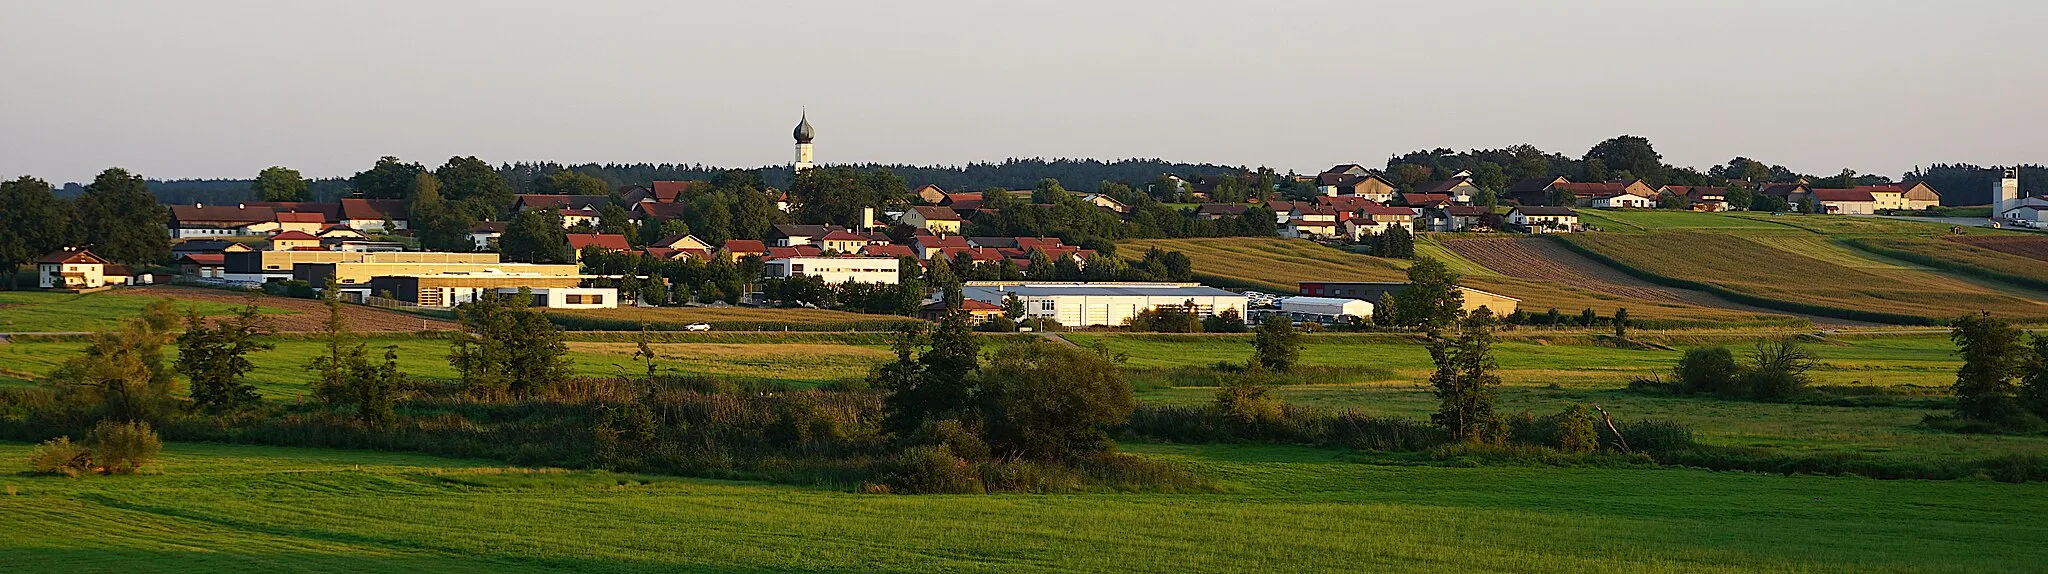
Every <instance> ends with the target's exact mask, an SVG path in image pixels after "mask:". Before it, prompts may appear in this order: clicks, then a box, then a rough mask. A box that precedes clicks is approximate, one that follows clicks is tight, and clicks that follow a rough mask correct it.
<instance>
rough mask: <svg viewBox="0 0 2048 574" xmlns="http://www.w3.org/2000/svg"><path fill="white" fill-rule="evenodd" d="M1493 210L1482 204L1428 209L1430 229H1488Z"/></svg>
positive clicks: (1456, 230)
mask: <svg viewBox="0 0 2048 574" xmlns="http://www.w3.org/2000/svg"><path fill="white" fill-rule="evenodd" d="M1490 215H1493V210H1492V209H1488V208H1487V207H1486V206H1484V205H1446V206H1443V207H1438V208H1435V209H1431V210H1429V229H1430V231H1445V232H1459V231H1479V230H1482V229H1490V228H1491V225H1490V224H1488V223H1487V220H1488V219H1489V218H1488V216H1490Z"/></svg>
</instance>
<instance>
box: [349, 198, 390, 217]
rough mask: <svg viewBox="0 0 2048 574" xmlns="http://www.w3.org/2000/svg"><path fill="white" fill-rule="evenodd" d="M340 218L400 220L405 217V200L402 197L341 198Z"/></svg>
mask: <svg viewBox="0 0 2048 574" xmlns="http://www.w3.org/2000/svg"><path fill="white" fill-rule="evenodd" d="M341 218H342V219H355V220H381V219H391V220H394V221H395V220H400V219H405V218H406V210H405V200H402V199H344V200H341Z"/></svg>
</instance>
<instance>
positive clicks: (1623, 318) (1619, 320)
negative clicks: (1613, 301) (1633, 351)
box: [1614, 307, 1628, 339]
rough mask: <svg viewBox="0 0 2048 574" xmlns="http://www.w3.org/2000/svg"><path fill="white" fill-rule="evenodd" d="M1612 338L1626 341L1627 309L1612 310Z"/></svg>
mask: <svg viewBox="0 0 2048 574" xmlns="http://www.w3.org/2000/svg"><path fill="white" fill-rule="evenodd" d="M1614 338H1616V339H1627V338H1628V308H1627V307H1622V308H1619V309H1615V310H1614Z"/></svg>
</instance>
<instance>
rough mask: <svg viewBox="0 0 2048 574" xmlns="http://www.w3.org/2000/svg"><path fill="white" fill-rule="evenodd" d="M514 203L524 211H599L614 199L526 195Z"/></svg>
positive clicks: (600, 196)
mask: <svg viewBox="0 0 2048 574" xmlns="http://www.w3.org/2000/svg"><path fill="white" fill-rule="evenodd" d="M516 197H517V199H514V200H513V203H515V204H517V205H518V206H519V207H520V208H522V209H561V208H564V207H567V208H573V209H597V208H598V207H601V206H603V205H604V204H607V203H611V202H612V198H611V197H609V196H603V195H546V194H537V193H524V194H520V195H518V196H516Z"/></svg>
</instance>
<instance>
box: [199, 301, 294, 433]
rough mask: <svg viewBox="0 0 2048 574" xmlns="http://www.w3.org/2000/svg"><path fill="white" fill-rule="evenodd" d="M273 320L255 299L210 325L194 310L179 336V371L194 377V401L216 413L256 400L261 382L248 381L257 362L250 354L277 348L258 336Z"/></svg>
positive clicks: (254, 402) (266, 330)
mask: <svg viewBox="0 0 2048 574" xmlns="http://www.w3.org/2000/svg"><path fill="white" fill-rule="evenodd" d="M270 330H271V329H270V320H269V319H268V318H266V317H264V316H263V315H262V313H261V310H260V309H259V308H257V307H256V304H255V303H250V304H249V305H248V306H247V307H243V308H242V309H241V310H240V311H238V312H236V313H235V317H234V319H230V320H227V321H221V322H219V323H218V324H216V325H214V326H212V327H208V326H207V324H206V318H205V317H203V316H201V315H200V314H199V310H198V309H196V308H195V309H192V310H191V311H190V312H189V313H187V314H186V316H185V333H184V334H182V335H179V336H178V360H177V362H176V363H175V365H176V367H177V369H178V372H179V373H181V374H184V375H185V378H186V379H187V380H189V381H191V384H192V388H191V394H192V406H193V408H195V409H198V410H203V411H207V412H211V413H224V412H229V411H234V410H238V409H241V408H244V407H248V406H252V405H255V404H256V403H258V402H260V401H261V400H262V399H261V398H258V397H257V396H256V386H255V385H251V384H249V383H248V382H246V381H244V380H243V378H244V377H246V376H248V374H249V371H253V370H256V364H255V363H254V362H251V361H250V360H249V353H252V352H256V351H267V350H270V349H272V348H274V346H273V345H271V344H270V343H266V342H263V341H261V340H258V339H257V337H260V336H262V335H264V334H267V333H269V332H270Z"/></svg>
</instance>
